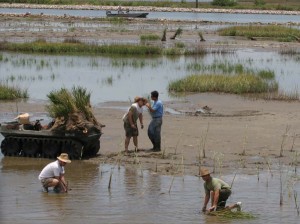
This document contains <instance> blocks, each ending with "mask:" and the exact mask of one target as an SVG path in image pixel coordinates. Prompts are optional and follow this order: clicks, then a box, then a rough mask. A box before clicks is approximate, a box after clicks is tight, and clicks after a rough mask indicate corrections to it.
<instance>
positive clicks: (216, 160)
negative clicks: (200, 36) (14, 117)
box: [0, 94, 300, 175]
mask: <svg viewBox="0 0 300 224" xmlns="http://www.w3.org/2000/svg"><path fill="white" fill-rule="evenodd" d="M126 104H127V103H106V104H103V105H101V107H100V108H95V109H94V111H95V114H96V117H97V119H98V120H100V121H101V122H102V123H104V124H106V127H105V128H104V134H103V136H102V137H101V151H100V156H99V157H96V158H93V159H90V160H88V161H87V162H92V163H106V162H107V163H114V164H118V163H120V164H135V166H138V167H142V168H143V169H151V170H152V171H157V172H158V173H160V174H174V173H175V174H176V173H177V174H181V173H182V161H183V164H184V167H185V169H184V172H185V173H186V174H190V175H196V174H197V173H198V167H199V162H200V163H201V164H202V165H204V166H208V167H211V168H212V167H215V168H216V169H219V168H220V167H222V172H223V173H226V172H233V171H234V170H236V169H238V168H244V171H245V170H246V171H247V172H249V173H255V172H256V170H257V169H258V168H259V169H267V168H268V166H267V163H269V164H270V165H271V166H272V167H273V168H276V167H278V163H279V159H280V160H281V161H283V162H284V163H285V164H286V165H289V164H290V163H292V162H293V161H294V160H295V158H297V157H295V155H296V153H298V154H299V151H300V139H299V137H300V131H299V130H300V122H299V120H300V113H299V112H300V107H299V102H294V103H288V102H278V101H272V102H271V101H269V102H266V101H262V100H248V99H245V98H242V97H238V96H235V95H219V94H197V95H191V96H188V97H186V100H185V101H183V102H165V105H166V107H168V108H172V109H174V110H177V111H180V112H189V113H182V114H181V115H171V114H166V115H165V116H164V123H163V131H162V139H163V140H162V148H163V152H162V153H153V152H150V151H149V150H148V149H150V148H151V143H150V141H149V140H148V137H147V130H146V129H145V130H140V136H139V148H140V149H141V151H139V152H138V153H137V154H134V153H131V154H130V155H126V156H124V155H123V154H122V153H120V151H122V150H123V141H124V130H123V126H122V119H121V118H122V116H123V114H124V111H122V110H116V109H110V108H109V107H111V106H123V105H126ZM205 105H208V106H209V107H211V108H212V111H211V114H210V115H208V114H204V115H203V114H200V115H199V116H194V115H193V114H194V112H195V111H196V110H197V109H199V108H201V107H203V106H205ZM14 108H15V103H9V102H8V103H3V102H1V103H0V112H1V113H4V112H11V111H14ZM19 110H20V111H26V112H32V113H34V112H42V111H44V105H42V104H32V103H19ZM144 117H145V119H144V120H145V121H144V123H145V125H146V127H147V125H148V123H149V122H150V117H149V114H148V113H147V112H145V113H144ZM287 126H288V127H289V131H288V133H287V135H286V138H285V141H284V142H283V150H284V151H283V157H281V158H279V155H280V150H281V144H282V139H283V134H284V133H285V130H286V127H287ZM207 129H208V132H207ZM204 139H206V140H204ZM293 140H295V141H294V143H293ZM203 142H205V155H206V157H205V158H203ZM292 147H293V150H295V151H296V152H290V149H291V148H292ZM130 149H131V150H133V145H132V143H131V145H130ZM199 149H200V150H199ZM199 152H200V154H201V160H200V161H199ZM243 152H245V155H242V154H243ZM296 163H297V164H298V165H299V161H297V162H296Z"/></svg>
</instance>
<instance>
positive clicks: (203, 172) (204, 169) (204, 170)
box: [200, 168, 211, 177]
mask: <svg viewBox="0 0 300 224" xmlns="http://www.w3.org/2000/svg"><path fill="white" fill-rule="evenodd" d="M209 174H211V172H210V171H209V170H208V169H206V168H200V177H203V176H206V175H209Z"/></svg>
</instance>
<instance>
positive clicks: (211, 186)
mask: <svg viewBox="0 0 300 224" xmlns="http://www.w3.org/2000/svg"><path fill="white" fill-rule="evenodd" d="M221 189H230V186H229V185H228V184H227V183H226V182H225V181H223V180H221V179H218V178H213V177H212V178H211V181H209V182H208V183H207V182H204V190H205V194H209V192H210V191H216V190H221Z"/></svg>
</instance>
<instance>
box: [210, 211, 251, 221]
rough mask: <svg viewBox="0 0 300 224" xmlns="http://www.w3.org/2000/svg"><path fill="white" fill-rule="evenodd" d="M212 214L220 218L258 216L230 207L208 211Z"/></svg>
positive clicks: (249, 217)
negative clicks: (229, 208)
mask: <svg viewBox="0 0 300 224" xmlns="http://www.w3.org/2000/svg"><path fill="white" fill-rule="evenodd" d="M208 214H209V215H211V216H218V217H220V218H224V219H255V218H256V217H255V216H254V215H253V214H251V213H248V212H243V211H234V212H233V211H231V210H228V209H224V210H220V211H214V212H210V213H208Z"/></svg>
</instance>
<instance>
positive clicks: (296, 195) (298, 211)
mask: <svg viewBox="0 0 300 224" xmlns="http://www.w3.org/2000/svg"><path fill="white" fill-rule="evenodd" d="M297 198H298V194H297V191H295V190H294V201H295V208H296V210H297V214H298V216H299V215H300V206H299V205H298V202H297Z"/></svg>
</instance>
